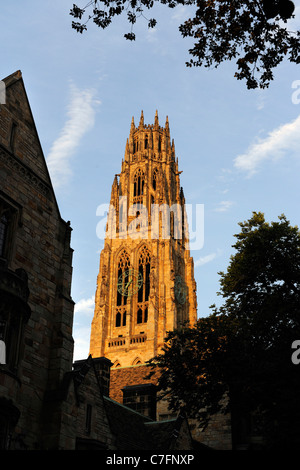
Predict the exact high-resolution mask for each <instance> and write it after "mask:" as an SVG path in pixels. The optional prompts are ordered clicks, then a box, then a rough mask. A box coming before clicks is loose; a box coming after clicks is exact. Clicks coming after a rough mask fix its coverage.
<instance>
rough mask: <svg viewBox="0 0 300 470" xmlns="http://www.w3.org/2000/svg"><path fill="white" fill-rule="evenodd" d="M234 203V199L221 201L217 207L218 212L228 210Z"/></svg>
mask: <svg viewBox="0 0 300 470" xmlns="http://www.w3.org/2000/svg"><path fill="white" fill-rule="evenodd" d="M232 205H233V201H221V202H220V204H219V206H218V207H216V209H215V211H216V212H226V211H228V210H229V209H230V207H231V206H232Z"/></svg>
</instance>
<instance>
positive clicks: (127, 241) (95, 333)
mask: <svg viewBox="0 0 300 470" xmlns="http://www.w3.org/2000/svg"><path fill="white" fill-rule="evenodd" d="M180 174H181V171H179V167H178V159H177V157H176V154H175V145H174V140H172V141H171V136H170V128H169V121H168V117H167V118H166V122H165V126H160V124H159V119H158V113H157V111H156V114H155V118H154V124H153V125H146V124H145V123H144V115H143V111H142V113H141V117H140V121H139V125H138V126H135V123H134V118H132V122H131V128H130V134H129V138H128V139H127V142H126V147H125V155H124V159H123V160H122V165H121V172H120V174H118V175H115V178H114V181H113V185H112V190H111V198H110V207H109V212H108V217H107V227H106V238H105V242H104V248H103V250H102V252H101V254H100V268H99V274H98V277H97V289H96V295H95V312H94V317H93V321H92V327H91V338H90V354H91V355H92V357H95V358H97V357H102V356H104V357H106V358H108V359H110V360H111V362H112V364H113V366H112V369H111V381H110V396H111V397H112V398H114V399H115V400H116V401H118V402H120V403H124V404H126V405H127V406H130V407H132V408H133V409H136V410H139V411H141V412H142V413H144V414H146V415H147V416H151V417H152V418H155V416H156V419H157V420H158V421H159V420H165V419H170V418H173V417H174V416H173V415H172V413H171V412H170V410H169V409H168V406H167V402H166V401H158V402H157V397H156V386H155V385H156V384H157V377H155V376H154V377H152V378H151V380H150V379H149V378H146V377H147V375H148V374H149V368H148V367H147V366H146V362H147V361H148V360H149V359H151V358H153V357H155V356H156V355H157V354H158V353H159V352H161V349H162V347H163V345H164V340H165V337H166V334H167V332H168V331H172V330H174V329H175V328H178V327H180V326H181V325H183V324H184V323H185V324H189V325H193V324H195V322H196V320H197V299H196V282H195V279H194V263H193V258H192V257H191V255H190V250H189V230H188V221H187V215H186V210H185V197H184V193H183V189H182V187H181V184H180ZM155 404H156V405H157V406H155ZM190 425H191V428H192V429H193V435H194V437H195V438H196V439H197V441H201V442H203V443H205V444H207V445H210V446H213V447H214V448H218V449H228V448H230V446H231V430H230V420H228V417H224V416H218V417H215V419H214V420H213V422H212V424H211V426H209V428H208V430H207V431H206V433H205V434H203V433H201V431H200V430H199V427H198V426H197V425H196V423H195V422H191V423H190Z"/></svg>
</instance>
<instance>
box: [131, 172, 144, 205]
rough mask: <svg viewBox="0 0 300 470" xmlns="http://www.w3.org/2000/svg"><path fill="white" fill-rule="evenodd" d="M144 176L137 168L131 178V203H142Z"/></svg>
mask: <svg viewBox="0 0 300 470" xmlns="http://www.w3.org/2000/svg"><path fill="white" fill-rule="evenodd" d="M144 184H145V175H144V172H143V171H142V170H141V169H140V168H139V169H138V170H137V171H136V172H135V175H134V178H133V202H134V203H139V202H140V203H142V202H143V194H144Z"/></svg>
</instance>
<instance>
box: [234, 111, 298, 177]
mask: <svg viewBox="0 0 300 470" xmlns="http://www.w3.org/2000/svg"><path fill="white" fill-rule="evenodd" d="M299 150H300V116H298V117H297V118H296V119H295V120H294V121H292V122H289V123H287V124H283V125H282V126H280V127H278V128H277V129H275V130H273V131H272V132H270V133H269V135H268V136H267V137H266V138H265V139H260V140H258V142H257V143H254V144H252V145H251V146H250V147H249V149H248V151H247V152H246V153H244V154H242V155H238V156H237V158H236V159H235V160H234V166H235V167H236V168H237V169H239V170H242V171H246V172H248V174H249V176H252V175H253V174H254V173H256V172H257V169H258V167H259V166H260V164H261V163H262V162H264V161H266V160H272V161H275V160H278V159H279V158H282V157H283V156H284V155H286V154H287V153H289V154H291V153H294V152H297V153H298V152H299Z"/></svg>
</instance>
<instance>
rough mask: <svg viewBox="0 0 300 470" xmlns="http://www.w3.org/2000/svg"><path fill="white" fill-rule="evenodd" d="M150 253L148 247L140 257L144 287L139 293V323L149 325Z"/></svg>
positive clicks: (144, 248) (140, 271) (142, 251)
mask: <svg viewBox="0 0 300 470" xmlns="http://www.w3.org/2000/svg"><path fill="white" fill-rule="evenodd" d="M150 261H151V257H150V253H149V250H148V249H147V247H146V246H144V247H143V248H142V250H141V253H140V256H139V273H140V275H141V277H142V279H143V283H142V286H141V287H140V289H139V291H138V299H137V300H138V302H137V315H136V322H137V323H147V321H148V301H149V294H150Z"/></svg>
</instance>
